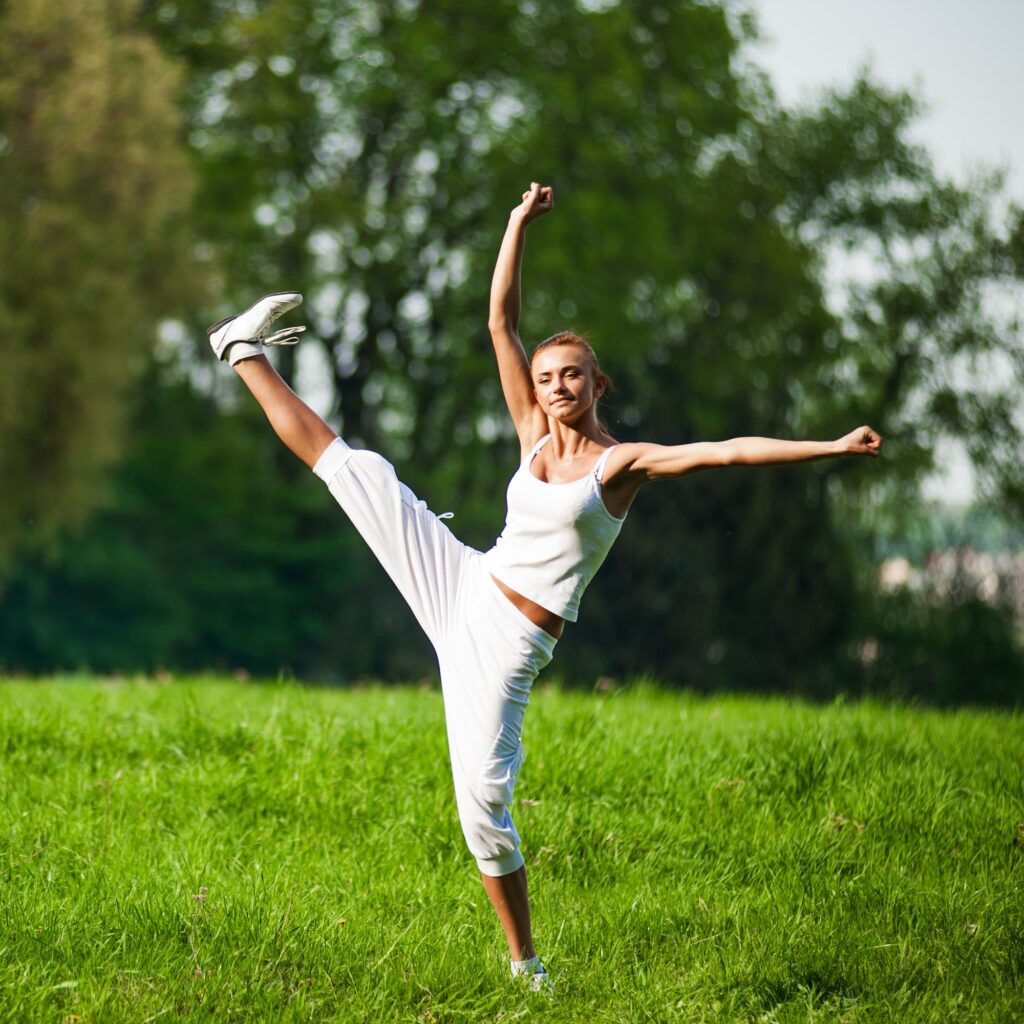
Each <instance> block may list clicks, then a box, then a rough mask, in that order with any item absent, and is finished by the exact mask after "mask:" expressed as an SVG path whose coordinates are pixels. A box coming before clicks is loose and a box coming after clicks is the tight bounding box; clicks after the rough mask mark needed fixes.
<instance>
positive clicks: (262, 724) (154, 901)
mask: <svg viewBox="0 0 1024 1024" xmlns="http://www.w3.org/2000/svg"><path fill="white" fill-rule="evenodd" d="M3 698H4V703H5V706H6V708H7V713H6V714H5V715H4V716H3V718H2V720H0V751H3V758H2V760H0V791H2V792H3V794H4V807H5V810H6V815H5V825H4V829H3V831H2V832H0V871H2V872H3V879H4V884H3V886H0V922H2V923H0V929H2V934H3V948H4V951H5V952H4V956H3V958H0V1016H3V1017H4V1019H10V1020H17V1021H19V1022H24V1024H30V1022H34V1021H44V1020H45V1021H52V1020H57V1019H59V1020H65V1019H68V1018H70V1017H71V1016H72V1015H75V1016H78V1017H79V1018H81V1019H82V1020H91V1019H100V1020H119V1021H121V1020H123V1021H140V1022H141V1021H143V1020H147V1019H149V1018H151V1017H153V1016H155V1015H158V1014H162V1015H163V1016H165V1017H168V1018H177V1019H182V1018H185V1019H190V1020H209V1021H224V1020H240V1021H279V1020H281V1021H299V1020H344V1021H352V1022H358V1021H367V1022H371V1021H372V1022H374V1024H376V1022H378V1021H391V1020H410V1021H413V1020H424V1021H430V1020H434V1021H463V1020H464V1021H492V1020H494V1021H496V1020H498V1019H503V1020H507V1019H509V1018H510V1017H522V1018H524V1019H526V1018H528V1019H534V1018H536V1019H541V1020H545V1021H551V1022H561V1021H608V1022H613V1021H614V1022H633V1021H637V1022H639V1021H645V1022H646V1021H676V1020H684V1021H707V1022H709V1024H710V1022H712V1021H714V1022H718V1024H722V1022H732V1021H737V1022H738V1021H744V1022H746V1021H760V1020H775V1021H811V1022H815V1024H826V1022H829V1024H839V1022H840V1021H842V1022H847V1024H869V1022H870V1024H888V1022H893V1024H896V1022H898V1024H915V1022H926V1021H927V1022H932V1021H947V1020H979V1021H981V1020H983V1021H1011V1020H1017V1019H1020V1017H1021V1015H1022V1013H1024V996H1022V992H1021V987H1020V985H1019V984H1018V982H1019V979H1020V973H1021V969H1022V967H1024V936H1022V934H1021V928H1020V909H1019V908H1020V896H1021V877H1020V875H1021V867H1022V857H1024V841H1022V840H1024V836H1022V835H1021V829H1020V826H1019V825H1018V824H1017V822H1018V821H1019V819H1020V813H1019V808H1020V797H1021V788H1020V773H1019V752H1020V749H1021V744H1022V742H1024V734H1022V733H1024V722H1022V720H1021V717H1020V715H1018V714H986V713H980V712H958V713H956V714H948V713H947V714H940V713H935V712H921V711H916V710H914V709H908V708H901V707H886V706H882V705H877V704H851V705H843V704H837V705H832V706H827V707H812V706H807V705H802V704H799V703H784V702H780V701H770V700H752V699H722V698H718V699H714V700H699V699H694V698H693V697H691V696H688V695H682V694H665V693H657V692H653V691H652V690H650V689H648V688H643V687H640V688H636V689H634V690H633V691H632V692H617V693H611V694H605V695H600V696H598V695H590V696H586V695H579V694H575V695H572V694H565V693H561V692H559V691H557V690H553V689H547V688H545V689H544V690H543V691H542V692H539V693H537V694H536V696H535V698H534V701H533V706H532V707H531V709H530V713H529V715H528V718H527V726H526V743H527V746H528V751H529V757H528V759H527V762H526V765H525V767H524V770H523V774H522V777H521V779H520V782H519V787H518V792H517V796H518V797H519V802H518V803H517V806H516V808H515V816H516V822H517V825H518V827H519V828H520V831H521V832H522V834H523V839H524V853H525V855H526V857H527V860H528V864H529V872H530V886H531V897H532V903H533V918H534V933H535V937H536V940H537V942H538V945H539V949H540V951H541V953H542V955H543V956H544V958H545V960H546V961H547V963H548V965H549V966H550V968H551V969H552V971H553V972H554V976H555V978H556V981H557V985H558V988H557V991H556V993H555V997H554V999H553V1000H551V1001H547V1000H543V1001H541V1000H535V999H531V998H530V997H528V996H527V995H525V994H524V993H522V992H521V991H520V990H518V989H516V988H514V987H513V985H512V984H511V981H510V979H509V977H508V968H507V965H506V962H505V952H504V948H503V947H504V942H503V940H502V939H501V933H500V929H499V927H498V925H497V922H496V920H495V919H494V915H493V912H492V911H491V909H490V907H489V905H488V903H487V900H486V898H485V897H484V895H483V892H482V890H481V888H480V884H479V881H478V877H477V873H476V871H475V869H474V866H473V864H472V860H471V858H470V857H469V855H468V853H467V852H466V851H465V849H464V846H463V842H462V837H461V835H460V832H459V827H458V822H457V819H456V814H455V808H454V801H453V799H452V795H451V782H450V779H449V775H448V764H447V756H446V751H445V743H444V723H443V715H442V706H441V700H440V695H439V694H438V693H437V692H436V691H424V690H413V689H410V688H392V689H388V690H379V689H371V690H366V691H363V692H345V691H337V690H333V691H331V690H309V689H302V688H299V687H279V686H252V685H249V686H241V685H237V684H231V683H225V682H224V681H222V680H215V679H202V680H190V681H188V682H184V681H182V682H179V683H176V684H173V685H155V684H152V683H140V684H138V685H130V686H126V685H116V684H114V685H112V684H109V683H108V684H106V685H104V684H102V683H98V682H96V681H86V680H79V681H69V680H56V681H53V680H51V681H45V682H37V683H32V684H24V683H22V684H12V683H9V682H7V683H4V684H3Z"/></svg>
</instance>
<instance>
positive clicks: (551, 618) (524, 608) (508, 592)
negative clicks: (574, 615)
mask: <svg viewBox="0 0 1024 1024" xmlns="http://www.w3.org/2000/svg"><path fill="white" fill-rule="evenodd" d="M491 579H492V580H494V583H495V585H496V586H497V588H498V589H499V590H500V591H501V592H502V593H503V594H504V595H505V596H506V597H507V598H508V599H509V600H510V601H511V602H512V603H513V604H514V605H515V606H516V607H517V608H518V609H519V610H520V611H521V612H522V613H523V614H524V615H525V616H526V617H527V618H528V619H529V620H530V621H531V622H532V623H533V624H534V625H535V626H540V628H541V629H543V630H544V632H545V633H549V634H550V635H551V636H553V637H554V638H555V639H556V640H557V639H558V638H559V637H560V636H561V635H562V629H563V627H564V626H565V619H563V618H562V616H561V615H556V614H555V613H554V612H551V611H548V609H547V608H545V607H544V606H543V605H539V604H537V602H536V601H531V600H530V599H529V598H528V597H523V595H522V594H520V593H519V592H518V591H516V590H513V589H512V588H511V587H506V586H505V584H504V583H502V582H501V580H499V579H498V578H497V577H496V576H494V575H492V576H491Z"/></svg>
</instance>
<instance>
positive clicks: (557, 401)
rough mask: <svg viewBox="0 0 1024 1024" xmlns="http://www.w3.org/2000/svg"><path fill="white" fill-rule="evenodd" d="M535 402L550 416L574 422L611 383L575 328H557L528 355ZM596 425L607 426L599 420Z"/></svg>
mask: <svg viewBox="0 0 1024 1024" xmlns="http://www.w3.org/2000/svg"><path fill="white" fill-rule="evenodd" d="M530 373H531V375H532V377H533V387H534V392H535V393H536V395H537V401H538V402H540V404H541V407H542V408H543V409H544V411H545V413H547V414H548V415H549V416H552V415H553V416H555V417H556V418H558V419H561V418H563V416H564V417H565V418H566V419H567V420H569V421H575V420H578V419H580V418H581V417H582V416H584V415H586V412H587V410H588V409H589V408H590V407H591V406H592V407H593V409H594V413H595V416H596V413H597V400H598V399H599V398H600V397H601V396H602V395H604V394H606V393H607V392H608V391H609V390H610V389H611V386H612V380H611V378H610V377H609V376H608V374H606V373H605V372H604V371H603V370H602V369H601V366H600V364H599V363H598V361H597V355H596V353H595V352H594V350H593V349H592V348H591V347H590V343H589V342H588V341H587V339H586V338H584V337H583V336H582V335H581V334H577V333H576V332H575V331H559V332H558V334H553V335H552V336H551V337H550V338H546V339H545V340H544V341H542V342H541V343H540V344H539V345H538V346H537V347H536V348H535V349H534V350H533V354H532V355H531V357H530ZM598 425H599V426H600V427H601V428H602V429H603V430H605V432H606V433H607V428H606V427H605V426H604V424H603V423H601V422H600V420H598Z"/></svg>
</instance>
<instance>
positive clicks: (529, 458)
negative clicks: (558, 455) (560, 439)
mask: <svg viewBox="0 0 1024 1024" xmlns="http://www.w3.org/2000/svg"><path fill="white" fill-rule="evenodd" d="M550 440H551V435H550V434H545V435H544V436H543V437H542V438H541V439H540V440H539V441H538V442H537V443H536V444H535V445H534V446H533V447H532V448H531V449H530V454H529V455H527V456H526V458H525V459H523V465H524V466H528V465H529V464H530V463H531V462H533V459H534V456H535V455H536V454H537V452H539V451H540V450H541V448H543V447H544V445H546V444H547V443H548V441H550Z"/></svg>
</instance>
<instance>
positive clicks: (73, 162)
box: [0, 0, 190, 553]
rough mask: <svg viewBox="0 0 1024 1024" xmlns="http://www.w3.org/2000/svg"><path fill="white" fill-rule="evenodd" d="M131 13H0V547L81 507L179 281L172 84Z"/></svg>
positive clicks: (178, 175)
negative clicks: (0, 486)
mask: <svg viewBox="0 0 1024 1024" xmlns="http://www.w3.org/2000/svg"><path fill="white" fill-rule="evenodd" d="M136 8H137V4H136V3H135V2H134V0H112V2H109V3H104V4H102V5H99V6H97V5H90V4H66V3H62V2H60V0H24V2H19V3H16V4H5V5H4V6H3V8H2V10H0V176H2V178H3V182H4V187H3V189H2V190H0V251H2V252H3V260H4V274H3V277H2V279H0V320H2V322H3V325H4V329H3V340H2V341H0V360H2V363H3V372H2V373H0V479H2V480H3V481H4V492H3V501H2V502H0V553H3V552H6V551H10V549H11V548H12V547H13V546H15V543H16V542H17V543H25V542H27V541H28V540H30V539H32V538H34V539H35V540H37V541H38V540H39V539H41V538H42V539H45V538H47V537H49V536H52V534H53V533H54V531H55V530H57V529H59V528H60V527H62V526H65V525H67V524H69V523H72V524H76V523H81V522H82V521H83V520H84V519H85V518H86V517H87V515H88V513H89V512H90V511H91V510H92V509H93V508H94V507H95V505H96V503H97V500H98V499H99V497H100V496H101V495H102V490H103V479H102V475H101V474H102V471H103V470H104V469H106V468H107V467H108V466H109V465H110V464H111V463H112V461H113V460H114V459H115V458H116V457H117V455H118V454H119V453H120V451H121V450H122V446H123V441H124V412H125V399H126V396H127V395H128V394H129V393H130V387H131V384H132V382H133V380H134V378H135V377H136V375H137V373H138V371H139V369H140V368H141V367H142V366H143V365H144V363H145V359H146V355H147V352H148V349H149V346H150V345H151V343H152V339H153V336H154V332H153V317H154V315H155V314H157V313H158V312H159V311H160V310H166V309H167V308H168V305H167V300H168V295H169V288H168V282H169V281H170V280H171V279H172V278H173V279H174V280H175V285H176V287H179V288H180V287H181V286H183V285H184V286H186V287H187V286H188V282H189V278H188V276H187V275H182V274H181V272H180V271H181V263H180V258H181V253H182V243H183V240H184V239H183V236H182V233H181V230H180V228H181V226H182V225H181V223H180V217H181V215H182V214H183V212H184V210H185V209H186V206H187V202H188V198H189V191H190V187H189V181H190V172H189V165H188V157H187V155H186V151H185V149H184V147H183V146H182V144H181V139H180V134H181V116H180V114H179V112H178V110H177V109H176V107H175V104H174V98H175V93H176V92H177V90H178V87H179V83H180V81H181V79H180V74H179V71H178V69H177V68H176V67H175V66H174V65H173V64H172V62H171V61H170V60H168V58H167V57H166V56H164V55H163V54H162V53H160V51H159V50H158V49H157V47H156V45H155V44H154V43H153V41H152V40H151V39H150V38H148V37H147V36H145V35H144V34H142V33H141V32H139V31H138V29H137V27H136V25H135V17H136V13H137V11H136ZM176 219H177V221H178V222H177V224H176V223H175V221H176Z"/></svg>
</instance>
